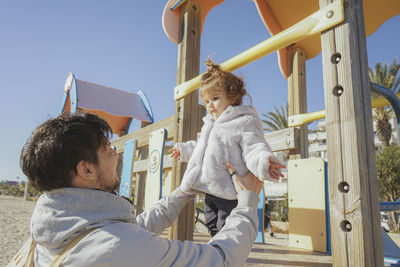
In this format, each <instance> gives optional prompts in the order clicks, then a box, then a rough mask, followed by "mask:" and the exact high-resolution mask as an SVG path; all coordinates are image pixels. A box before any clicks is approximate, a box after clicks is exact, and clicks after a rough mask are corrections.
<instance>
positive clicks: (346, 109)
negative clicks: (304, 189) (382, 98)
mask: <svg viewBox="0 0 400 267" xmlns="http://www.w3.org/2000/svg"><path fill="white" fill-rule="evenodd" d="M330 2H332V1H330V0H320V6H321V7H323V6H325V5H327V4H329V3H330ZM344 11H345V21H344V22H343V23H342V24H340V25H338V26H336V27H334V28H332V29H330V30H327V31H326V32H324V33H322V34H321V41H322V60H323V75H324V92H325V109H326V113H327V115H326V125H327V146H328V162H329V163H328V177H329V197H330V213H331V221H330V222H331V233H332V255H333V264H334V266H383V249H382V237H381V230H380V226H379V197H378V189H377V188H378V187H377V178H376V162H375V148H374V144H373V130H372V114H371V98H370V90H369V86H368V76H367V74H368V62H367V54H366V52H367V51H366V40H365V30H364V17H363V7H362V0H354V1H344ZM336 53H339V54H340V60H339V61H335V60H334V59H335V58H336V57H335V56H334V55H335V54H336ZM338 86H340V88H342V89H340V90H342V93H341V94H340V90H337V89H338V88H339V87H338ZM343 182H345V183H347V184H348V185H349V191H348V192H347V193H346V192H344V191H340V190H339V185H340V184H341V183H343ZM345 222H349V223H350V224H349V226H350V225H351V228H349V229H346V228H345V225H346V223H345Z"/></svg>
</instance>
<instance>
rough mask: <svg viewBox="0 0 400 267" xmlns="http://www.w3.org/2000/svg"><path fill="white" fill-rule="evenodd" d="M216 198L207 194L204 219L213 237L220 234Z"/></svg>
mask: <svg viewBox="0 0 400 267" xmlns="http://www.w3.org/2000/svg"><path fill="white" fill-rule="evenodd" d="M215 198H216V197H215V196H213V195H209V194H206V196H205V199H204V218H205V220H206V225H207V228H208V231H209V232H210V235H211V236H214V235H216V234H217V233H218V228H217V220H218V209H217V206H216V205H215V203H214V200H215Z"/></svg>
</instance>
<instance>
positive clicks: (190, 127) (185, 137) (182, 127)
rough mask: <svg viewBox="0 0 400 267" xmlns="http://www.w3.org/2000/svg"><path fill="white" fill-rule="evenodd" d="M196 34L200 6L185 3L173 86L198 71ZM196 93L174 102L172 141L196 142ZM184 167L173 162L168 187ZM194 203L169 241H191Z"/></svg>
mask: <svg viewBox="0 0 400 267" xmlns="http://www.w3.org/2000/svg"><path fill="white" fill-rule="evenodd" d="M200 35H201V12H200V6H199V5H198V4H197V3H196V2H195V1H193V0H188V1H186V3H185V4H184V5H183V6H182V7H181V10H180V33H179V40H180V42H179V46H178V75H177V84H181V83H182V82H184V81H187V80H190V79H191V78H193V77H195V76H196V75H198V74H199V71H200ZM198 101H199V98H198V91H197V90H195V91H193V92H192V93H190V94H188V95H187V96H185V97H184V98H183V99H181V100H179V101H177V102H176V106H175V121H174V133H175V135H174V142H175V143H177V142H185V141H189V140H196V139H197V132H198V131H200V127H201V120H199V108H198ZM185 169H186V164H184V163H181V162H178V161H177V160H174V161H173V166H172V185H171V186H172V188H171V191H172V190H173V189H175V188H176V187H178V186H179V185H180V183H181V179H182V177H183V174H184V172H185ZM193 224H194V202H193V201H190V202H189V203H188V204H186V206H185V207H184V208H183V210H182V212H181V214H180V215H179V217H178V219H177V221H175V222H174V224H173V225H172V226H171V227H170V230H169V235H168V237H169V239H178V240H181V241H183V240H193V229H194V225H193Z"/></svg>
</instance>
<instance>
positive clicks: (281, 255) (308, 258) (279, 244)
mask: <svg viewBox="0 0 400 267" xmlns="http://www.w3.org/2000/svg"><path fill="white" fill-rule="evenodd" d="M162 236H163V237H164V238H167V237H168V234H167V232H164V234H163V235H162ZM209 240H210V236H209V235H208V234H207V233H194V241H196V242H199V243H206V242H208V241H209ZM288 243H289V240H288V235H286V234H279V233H278V234H275V236H274V237H273V238H271V237H269V235H266V243H265V244H254V245H253V248H252V249H251V252H250V255H249V257H248V258H247V262H246V266H309V267H313V266H318V267H320V266H321V267H328V266H332V257H331V256H330V255H326V254H323V253H318V252H311V251H307V250H302V249H295V248H289V247H288Z"/></svg>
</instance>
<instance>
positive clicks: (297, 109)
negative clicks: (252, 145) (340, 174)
mask: <svg viewBox="0 0 400 267" xmlns="http://www.w3.org/2000/svg"><path fill="white" fill-rule="evenodd" d="M288 68H289V77H288V116H292V115H297V114H301V113H307V86H306V53H305V52H304V51H303V50H301V49H299V48H296V49H293V50H291V51H290V53H289V56H288ZM296 128H299V129H300V147H299V150H298V151H290V159H300V158H303V159H304V158H308V128H307V125H306V124H304V125H301V126H300V127H296Z"/></svg>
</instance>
